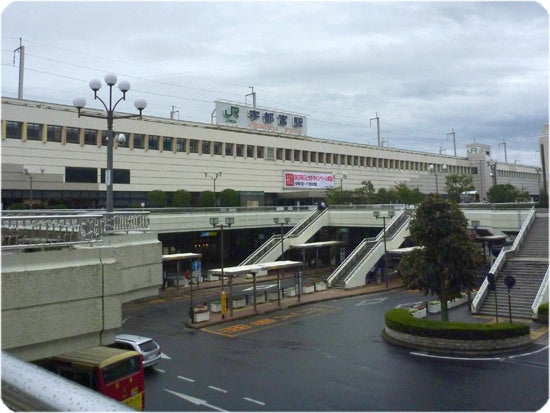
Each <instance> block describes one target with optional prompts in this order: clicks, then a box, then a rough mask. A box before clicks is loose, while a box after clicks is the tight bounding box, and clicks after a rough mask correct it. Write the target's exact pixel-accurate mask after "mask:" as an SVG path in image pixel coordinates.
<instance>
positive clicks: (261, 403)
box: [243, 397, 265, 406]
mask: <svg viewBox="0 0 550 413" xmlns="http://www.w3.org/2000/svg"><path fill="white" fill-rule="evenodd" d="M243 399H244V400H246V401H248V402H252V403H256V404H259V405H260V406H265V403H264V402H261V401H259V400H254V399H251V398H250V397H243Z"/></svg>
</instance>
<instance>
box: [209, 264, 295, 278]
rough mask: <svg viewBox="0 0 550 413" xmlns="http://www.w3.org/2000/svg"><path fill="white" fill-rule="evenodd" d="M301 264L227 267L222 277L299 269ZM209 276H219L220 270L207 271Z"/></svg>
mask: <svg viewBox="0 0 550 413" xmlns="http://www.w3.org/2000/svg"><path fill="white" fill-rule="evenodd" d="M302 265H303V264H302V262H300V261H274V262H263V263H261V264H251V265H239V266H236V267H227V268H224V269H223V274H224V276H228V277H229V276H231V277H235V276H237V275H244V274H253V273H258V272H260V271H270V270H280V269H284V268H297V267H301V266H302ZM208 273H209V274H210V275H221V274H222V269H221V268H214V269H211V270H208Z"/></svg>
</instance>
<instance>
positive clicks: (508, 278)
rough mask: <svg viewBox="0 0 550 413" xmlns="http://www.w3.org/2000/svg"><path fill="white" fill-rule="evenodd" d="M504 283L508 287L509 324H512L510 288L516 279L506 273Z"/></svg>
mask: <svg viewBox="0 0 550 413" xmlns="http://www.w3.org/2000/svg"><path fill="white" fill-rule="evenodd" d="M504 284H506V287H508V314H509V316H510V324H512V300H511V298H510V292H511V291H512V288H514V285H516V279H515V278H514V277H512V276H511V275H507V276H506V277H504Z"/></svg>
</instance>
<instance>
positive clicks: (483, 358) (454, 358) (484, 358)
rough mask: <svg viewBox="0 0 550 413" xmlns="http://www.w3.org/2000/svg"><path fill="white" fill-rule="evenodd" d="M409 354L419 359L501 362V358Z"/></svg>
mask: <svg viewBox="0 0 550 413" xmlns="http://www.w3.org/2000/svg"><path fill="white" fill-rule="evenodd" d="M409 354H412V355H413V356H420V357H431V358H434V359H446V360H464V361H490V360H497V361H498V360H503V358H502V357H451V356H438V355H436V354H426V353H419V352H416V351H411V352H410V353H409Z"/></svg>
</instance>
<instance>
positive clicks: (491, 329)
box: [385, 308, 529, 340]
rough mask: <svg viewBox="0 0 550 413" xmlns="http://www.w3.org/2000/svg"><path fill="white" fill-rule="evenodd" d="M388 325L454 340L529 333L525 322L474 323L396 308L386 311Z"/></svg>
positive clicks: (405, 331) (397, 328)
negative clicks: (424, 316) (426, 316)
mask: <svg viewBox="0 0 550 413" xmlns="http://www.w3.org/2000/svg"><path fill="white" fill-rule="evenodd" d="M385 319H386V325H387V326H388V327H389V328H391V329H392V330H395V331H399V332H402V333H405V334H411V335H416V336H422V337H434V338H444V339H452V340H496V339H506V338H514V337H521V336H524V335H529V326H527V325H524V324H510V323H499V324H474V323H458V322H445V321H439V320H425V319H418V318H414V317H413V316H412V315H411V314H410V313H409V311H408V310H406V309H403V308H396V309H393V310H390V311H388V312H387V313H386V317H385Z"/></svg>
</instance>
